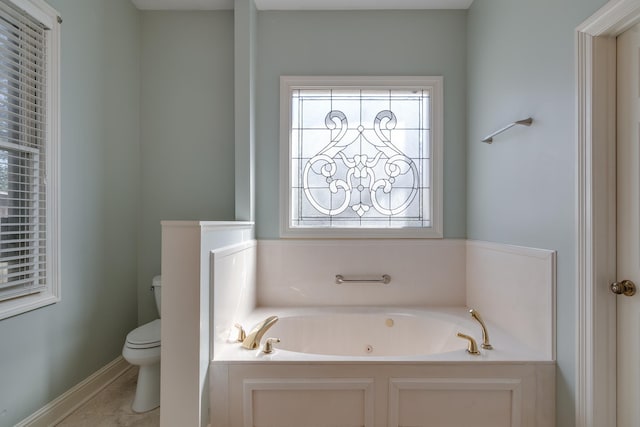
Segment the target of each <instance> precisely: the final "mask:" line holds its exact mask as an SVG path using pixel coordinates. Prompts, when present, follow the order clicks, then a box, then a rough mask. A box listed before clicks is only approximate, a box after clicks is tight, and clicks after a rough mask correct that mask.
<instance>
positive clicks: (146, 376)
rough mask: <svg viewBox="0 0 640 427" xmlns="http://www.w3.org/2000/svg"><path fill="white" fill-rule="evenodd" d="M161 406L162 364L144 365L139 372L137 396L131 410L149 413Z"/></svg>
mask: <svg viewBox="0 0 640 427" xmlns="http://www.w3.org/2000/svg"><path fill="white" fill-rule="evenodd" d="M158 406H160V363H159V362H158V363H154V364H152V365H142V366H140V369H139V371H138V385H137V387H136V396H135V397H134V399H133V404H132V405H131V409H133V411H134V412H147V411H150V410H152V409H155V408H157V407H158Z"/></svg>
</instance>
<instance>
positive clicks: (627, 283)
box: [609, 280, 636, 297]
mask: <svg viewBox="0 0 640 427" xmlns="http://www.w3.org/2000/svg"><path fill="white" fill-rule="evenodd" d="M609 289H611V292H613V293H614V294H616V295H625V296H628V297H630V296H632V295H635V294H636V284H635V283H633V282H632V281H631V280H623V281H621V282H613V283H612V284H611V285H610V286H609Z"/></svg>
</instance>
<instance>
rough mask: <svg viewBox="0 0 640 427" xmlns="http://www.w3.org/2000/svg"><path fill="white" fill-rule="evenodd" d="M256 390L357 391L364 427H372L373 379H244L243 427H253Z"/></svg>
mask: <svg viewBox="0 0 640 427" xmlns="http://www.w3.org/2000/svg"><path fill="white" fill-rule="evenodd" d="M257 390H263V391H264V390H271V391H278V390H297V391H303V390H324V391H338V390H359V391H362V392H363V394H364V397H363V401H364V407H363V408H362V409H363V412H364V426H363V427H373V420H374V399H375V394H374V380H373V378H354V379H343V378H306V379H298V378H294V379H246V380H244V381H243V389H242V392H243V402H242V415H243V419H244V424H243V425H244V427H253V425H254V422H253V421H254V420H253V408H254V404H253V403H254V402H253V395H254V391H257Z"/></svg>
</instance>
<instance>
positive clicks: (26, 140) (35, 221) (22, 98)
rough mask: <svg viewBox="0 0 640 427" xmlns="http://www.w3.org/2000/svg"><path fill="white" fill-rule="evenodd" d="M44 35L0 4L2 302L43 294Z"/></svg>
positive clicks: (30, 20) (19, 12)
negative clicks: (38, 293)
mask: <svg viewBox="0 0 640 427" xmlns="http://www.w3.org/2000/svg"><path fill="white" fill-rule="evenodd" d="M47 93H48V92H47V31H46V29H45V28H44V27H43V25H42V24H40V23H39V22H38V21H36V20H35V19H34V18H33V17H32V16H30V15H29V14H27V13H26V12H24V11H23V10H22V9H20V8H18V7H16V6H15V5H14V4H13V2H10V1H7V0H1V1H0V301H2V300H7V299H11V298H16V297H19V296H24V295H29V294H33V293H37V292H41V291H43V290H45V289H46V288H47V250H46V249H47V198H46V195H47V188H46V185H47V179H46V177H47V170H46V165H47V144H46V138H47V135H46V131H47Z"/></svg>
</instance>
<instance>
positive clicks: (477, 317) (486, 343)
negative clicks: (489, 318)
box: [469, 308, 493, 350]
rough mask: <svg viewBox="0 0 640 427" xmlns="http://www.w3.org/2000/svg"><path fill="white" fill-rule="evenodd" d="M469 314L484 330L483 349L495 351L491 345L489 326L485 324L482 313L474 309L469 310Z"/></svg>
mask: <svg viewBox="0 0 640 427" xmlns="http://www.w3.org/2000/svg"><path fill="white" fill-rule="evenodd" d="M469 314H470V315H471V317H473V318H474V319H475V320H476V321H477V322H478V323H480V327H481V328H482V348H484V349H486V350H493V346H492V345H491V344H490V343H489V332H487V325H485V324H484V321H483V320H482V317H481V316H480V313H478V312H477V311H476V310H474V309H473V308H472V309H471V310H469Z"/></svg>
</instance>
